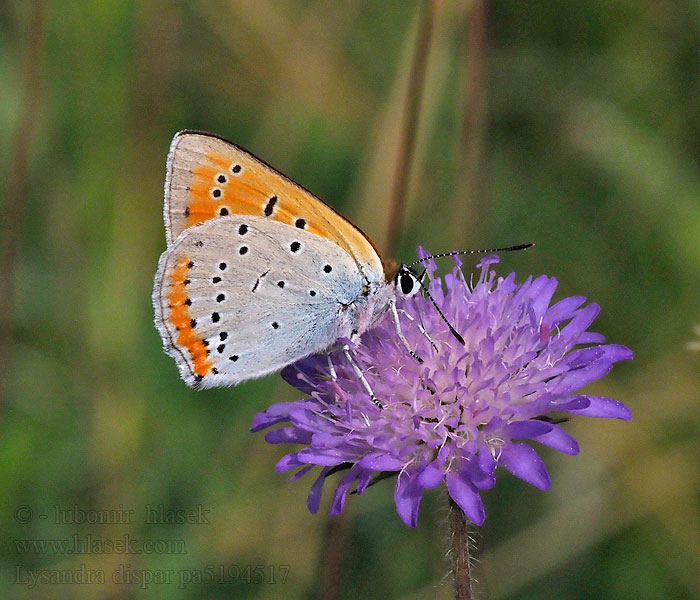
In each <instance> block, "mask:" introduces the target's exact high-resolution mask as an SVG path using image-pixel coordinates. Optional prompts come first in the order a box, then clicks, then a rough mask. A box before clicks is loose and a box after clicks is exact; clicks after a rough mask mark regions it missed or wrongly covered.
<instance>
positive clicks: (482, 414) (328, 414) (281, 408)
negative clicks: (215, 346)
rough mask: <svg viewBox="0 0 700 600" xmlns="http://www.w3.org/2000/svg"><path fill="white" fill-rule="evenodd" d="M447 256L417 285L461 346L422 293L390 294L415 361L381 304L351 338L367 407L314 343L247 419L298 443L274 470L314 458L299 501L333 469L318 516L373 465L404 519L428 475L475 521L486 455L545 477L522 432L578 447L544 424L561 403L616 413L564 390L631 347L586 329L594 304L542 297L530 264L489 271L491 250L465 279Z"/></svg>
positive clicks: (609, 402) (553, 422)
mask: <svg viewBox="0 0 700 600" xmlns="http://www.w3.org/2000/svg"><path fill="white" fill-rule="evenodd" d="M419 254H420V255H421V257H424V256H425V255H424V254H422V251H421V250H420V249H419ZM455 262H456V267H455V268H454V269H453V271H452V273H450V274H447V275H446V276H445V277H444V281H443V280H441V279H440V278H434V277H433V273H434V271H435V269H436V267H435V265H434V263H433V262H432V260H429V261H428V265H429V266H428V274H429V276H430V278H431V281H430V283H429V290H430V294H431V296H432V297H433V298H434V299H435V302H436V303H437V304H438V306H439V307H440V308H441V310H442V311H443V313H444V314H445V316H446V318H447V320H448V321H449V322H450V323H451V324H452V325H453V326H454V328H455V329H456V330H457V331H458V332H459V333H460V334H461V335H462V336H463V338H464V340H465V345H462V344H461V343H460V342H459V341H458V340H457V339H456V337H455V336H454V335H453V334H452V333H451V332H450V331H449V329H448V327H447V325H446V323H445V321H444V320H443V319H442V318H441V317H440V315H439V314H438V312H437V311H436V310H435V307H434V306H433V305H432V303H431V302H430V300H429V299H428V298H426V297H423V296H421V295H417V296H414V297H412V298H400V299H399V300H398V303H397V305H398V307H399V308H400V309H402V310H403V311H405V313H403V314H402V315H401V327H402V331H403V333H404V335H405V336H406V338H407V340H408V344H409V346H410V347H411V348H412V349H414V351H415V352H416V353H417V354H418V355H419V356H420V357H421V358H422V359H423V363H420V362H418V361H417V360H416V359H415V358H414V357H412V356H411V355H410V354H409V353H408V352H407V351H406V348H405V347H404V346H403V345H402V344H401V342H400V341H399V340H398V339H397V336H396V334H395V332H394V326H393V323H392V319H391V318H390V317H389V316H387V318H385V319H384V320H383V321H382V322H381V323H380V324H379V325H378V326H377V327H375V328H374V329H372V330H370V331H369V332H367V333H365V334H364V335H363V337H362V340H361V343H360V344H359V345H357V346H356V347H354V348H353V350H352V352H353V357H354V360H355V362H356V363H357V365H358V366H359V367H360V369H361V371H362V372H363V373H364V375H365V377H366V379H367V381H368V382H369V384H370V386H371V387H372V390H373V391H374V395H375V396H376V398H377V400H378V402H379V403H380V404H381V407H379V406H377V405H376V404H375V403H373V401H372V399H371V398H370V396H369V395H368V394H367V393H366V391H365V389H364V387H363V385H362V383H361V381H359V380H358V377H357V376H356V375H355V373H354V371H353V369H352V366H351V365H350V364H349V363H348V362H347V361H346V359H345V358H344V356H343V354H342V352H340V351H336V352H333V353H332V354H331V359H332V362H333V365H334V367H335V371H336V374H337V379H336V380H335V381H334V380H333V379H332V377H331V376H330V369H329V365H328V360H327V357H326V356H325V355H324V356H313V357H310V358H307V359H304V360H301V361H299V362H297V363H296V364H294V365H292V366H290V367H287V368H285V369H284V371H283V372H282V376H283V377H284V379H285V380H286V381H288V382H289V383H290V384H291V385H293V386H294V387H296V388H298V389H300V390H301V391H303V392H304V393H306V394H308V395H309V398H307V399H305V400H300V401H296V402H287V403H279V404H273V405H272V406H270V408H268V409H267V410H266V411H264V412H262V413H260V414H258V415H257V416H256V417H255V419H254V420H253V425H252V430H253V431H259V430H261V429H265V428H267V427H270V426H271V425H275V424H278V423H285V426H284V427H281V428H278V429H273V430H271V431H268V432H267V434H266V436H265V439H266V440H267V441H268V442H270V443H272V444H279V443H295V444H302V445H303V446H304V447H303V448H301V449H300V450H297V451H295V452H292V453H291V454H288V455H286V456H285V457H284V458H282V460H280V461H279V463H278V464H277V470H278V471H288V470H291V469H299V470H298V471H297V472H296V473H295V474H294V476H293V477H292V479H293V480H294V479H297V478H299V477H301V476H302V475H305V474H306V473H308V472H309V471H311V470H312V469H313V468H314V467H316V466H318V467H320V473H319V474H318V477H317V479H316V481H315V483H314V484H313V485H312V486H311V492H310V494H309V498H308V501H307V505H308V507H309V510H311V512H316V511H317V510H318V507H319V504H320V501H321V490H322V488H323V484H324V482H325V481H326V480H327V478H328V476H329V475H331V474H333V473H335V472H338V471H340V472H342V473H343V475H342V477H341V479H340V481H339V483H338V485H337V487H336V489H335V495H334V497H333V502H332V505H331V509H330V513H331V515H335V514H338V513H340V512H341V511H342V510H343V505H344V503H345V498H346V495H347V493H348V491H349V490H350V487H351V485H352V484H353V483H355V482H356V486H355V489H356V491H357V493H358V494H359V493H362V492H363V491H364V490H365V489H366V488H367V486H368V484H370V482H371V481H372V480H373V477H381V476H384V475H386V473H387V472H396V473H398V477H397V479H396V488H395V492H394V498H395V502H396V509H397V511H398V514H399V516H400V517H401V519H402V520H403V521H404V522H405V523H406V524H407V525H409V526H415V525H416V522H417V519H418V507H419V504H420V500H421V495H422V493H423V490H424V489H426V488H434V487H436V486H438V485H439V484H440V483H442V481H445V483H446V485H447V490H448V492H449V494H450V496H451V497H452V498H453V500H454V501H455V502H456V503H457V504H458V505H459V506H460V507H461V508H462V510H464V512H465V514H466V515H467V517H468V518H469V519H470V520H471V521H472V522H473V523H475V524H477V525H481V524H482V523H483V521H484V517H485V514H484V507H483V504H482V501H481V497H480V493H481V492H482V491H483V490H486V489H489V488H491V487H493V485H494V484H495V482H496V478H495V471H496V467H497V466H498V465H502V466H503V467H505V468H506V469H507V470H508V471H510V472H511V473H513V474H514V475H515V476H517V477H519V478H521V479H523V480H525V481H527V482H528V483H531V484H532V485H534V486H535V487H538V488H540V489H542V490H546V489H548V488H549V485H550V480H549V475H548V473H547V469H546V467H545V465H544V462H543V461H542V459H541V458H540V457H539V456H538V454H537V453H536V452H535V450H534V449H533V448H532V447H531V446H530V445H528V444H527V443H525V441H524V440H527V441H536V442H539V443H540V444H544V445H545V446H550V447H552V448H554V449H556V450H559V451H560V452H563V453H565V454H571V455H574V454H577V453H578V451H579V448H578V444H577V443H576V440H575V439H574V438H573V437H571V436H570V435H569V434H568V433H566V432H565V431H564V429H563V428H562V427H561V426H560V425H559V424H558V422H561V419H560V418H557V416H558V417H561V416H562V415H561V413H568V414H570V415H585V416H589V417H604V418H617V419H624V420H629V419H630V417H631V415H630V411H629V409H628V408H627V407H626V406H625V405H624V404H622V403H621V402H618V401H616V400H613V399H611V398H604V397H600V396H591V395H582V394H579V393H577V390H579V389H580V388H582V387H583V386H585V385H586V384H587V383H590V382H591V381H594V380H596V379H599V378H600V377H602V376H603V375H605V374H606V373H608V372H609V371H610V370H611V368H612V365H613V363H615V362H617V361H619V360H626V359H630V358H632V352H631V351H630V350H629V349H628V348H626V347H625V346H618V345H613V344H604V341H605V339H604V337H603V336H602V335H600V334H598V333H592V332H589V331H587V329H588V327H589V326H590V325H591V323H592V322H593V320H594V319H595V317H596V315H597V314H598V310H599V308H598V305H596V304H589V305H587V306H583V304H584V302H585V298H583V297H581V296H576V297H571V298H565V299H564V300H561V301H559V302H557V303H555V304H553V305H551V306H550V301H551V298H552V295H553V294H554V291H555V289H556V287H557V281H556V280H555V279H553V278H550V277H546V276H544V275H542V276H540V277H538V278H536V279H534V280H533V279H532V278H531V277H530V278H528V279H527V280H526V281H525V282H524V283H523V284H521V285H518V284H516V283H515V274H513V273H511V274H510V275H508V277H506V278H501V277H498V278H497V277H496V273H495V271H493V270H491V269H490V265H492V264H495V263H497V262H498V257H497V256H494V255H491V256H488V257H486V258H484V259H483V260H481V262H480V263H479V265H478V267H479V268H480V269H481V275H480V277H479V279H478V281H477V282H476V284H474V285H470V284H469V283H467V282H466V281H465V279H464V275H463V274H462V271H461V269H460V266H461V262H459V260H457V259H455ZM443 285H444V287H446V289H447V291H446V292H445V290H444V288H443ZM407 315H409V316H410V318H409V316H407ZM411 319H412V320H411ZM418 324H422V326H423V328H424V330H425V335H424V333H422V332H421V331H420V328H419V326H418ZM428 338H429V339H428ZM551 413H554V416H549V415H550V414H551Z"/></svg>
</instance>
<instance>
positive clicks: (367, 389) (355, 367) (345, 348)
mask: <svg viewBox="0 0 700 600" xmlns="http://www.w3.org/2000/svg"><path fill="white" fill-rule="evenodd" d="M343 354H344V355H345V358H346V359H347V361H348V362H349V363H350V366H351V367H352V370H353V371H355V375H356V376H357V378H358V379H359V380H360V382H361V383H362V387H363V388H365V392H367V393H368V394H369V397H370V398H371V399H372V402H374V403H375V404H376V405H377V406H378V407H379V408H383V406H382V405H381V404H380V402H379V400H377V397H376V396H375V395H374V392H373V391H372V386H370V384H369V381H367V378H366V377H365V374H364V373H363V372H362V370H361V369H360V367H359V366H358V365H357V363H356V362H355V359H354V358H353V357H352V355H351V354H350V346H348V345H347V344H343Z"/></svg>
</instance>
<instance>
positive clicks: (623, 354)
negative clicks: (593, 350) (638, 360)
mask: <svg viewBox="0 0 700 600" xmlns="http://www.w3.org/2000/svg"><path fill="white" fill-rule="evenodd" d="M602 348H603V350H604V351H605V356H606V357H607V358H608V360H609V361H611V362H617V361H619V360H632V358H633V355H632V350H630V349H629V348H628V347H627V346H622V345H620V344H608V345H607V346H603V347H602Z"/></svg>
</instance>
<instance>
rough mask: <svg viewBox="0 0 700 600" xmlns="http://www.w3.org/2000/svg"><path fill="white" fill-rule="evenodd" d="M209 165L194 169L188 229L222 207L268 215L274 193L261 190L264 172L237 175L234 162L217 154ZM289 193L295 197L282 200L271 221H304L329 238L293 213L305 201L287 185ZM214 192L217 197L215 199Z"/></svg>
mask: <svg viewBox="0 0 700 600" xmlns="http://www.w3.org/2000/svg"><path fill="white" fill-rule="evenodd" d="M206 162H207V164H205V165H198V166H197V167H195V168H194V169H192V175H193V177H192V182H191V183H190V185H189V192H190V204H189V206H188V210H187V213H186V214H187V226H188V227H191V226H192V225H197V224H198V223H203V222H204V221H209V220H210V219H214V218H216V217H218V216H220V215H221V214H222V213H221V212H220V211H221V209H222V208H223V207H225V208H226V210H227V211H228V212H227V213H225V214H234V215H255V216H263V215H265V212H264V210H265V206H266V205H267V203H268V201H269V200H270V197H271V196H273V195H275V194H273V192H272V191H271V190H265V189H261V188H264V187H265V185H264V183H263V182H264V181H265V178H264V176H265V174H264V173H260V172H256V171H255V169H254V167H250V166H248V167H247V168H246V169H243V170H242V172H240V174H237V172H236V171H232V168H233V167H234V166H235V163H232V162H231V159H230V158H227V157H225V156H222V155H221V154H217V153H214V152H210V153H208V154H207V155H206ZM211 165H214V166H211ZM220 175H224V177H225V179H224V180H222V181H218V180H217V178H218V177H219V176H220ZM261 184H262V185H261ZM214 190H216V192H214ZM286 192H287V193H289V192H292V194H291V195H289V196H284V195H283V196H282V197H281V198H279V200H278V202H277V203H276V206H275V211H274V214H272V215H269V216H270V218H272V219H274V220H275V221H279V222H282V223H285V224H287V225H291V226H292V227H294V226H295V222H296V220H297V219H299V218H302V220H303V221H304V223H305V225H304V228H305V229H306V230H307V231H309V232H310V233H313V234H315V235H320V236H321V237H326V235H325V233H324V230H323V229H322V228H321V227H319V226H318V224H317V223H314V222H313V220H312V219H310V217H309V215H306V214H297V213H300V211H299V210H297V211H296V212H293V210H294V209H293V207H296V206H299V205H300V204H302V199H300V198H296V197H295V196H294V193H295V192H296V190H295V189H294V188H291V189H290V188H289V186H287V190H286ZM214 193H216V194H217V196H214V195H213V194H214Z"/></svg>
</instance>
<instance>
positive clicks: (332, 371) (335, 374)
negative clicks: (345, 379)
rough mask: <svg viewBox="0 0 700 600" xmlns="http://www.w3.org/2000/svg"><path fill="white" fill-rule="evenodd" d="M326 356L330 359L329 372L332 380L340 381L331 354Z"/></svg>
mask: <svg viewBox="0 0 700 600" xmlns="http://www.w3.org/2000/svg"><path fill="white" fill-rule="evenodd" d="M326 358H327V359H328V372H329V373H330V374H331V381H338V374H337V373H336V372H335V367H334V366H333V361H332V360H331V355H330V354H326Z"/></svg>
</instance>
